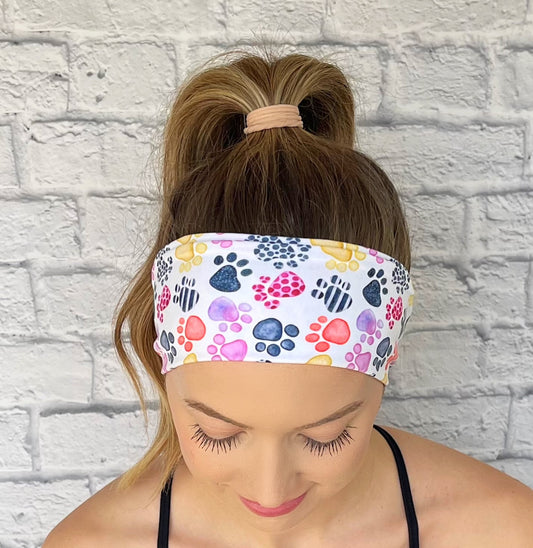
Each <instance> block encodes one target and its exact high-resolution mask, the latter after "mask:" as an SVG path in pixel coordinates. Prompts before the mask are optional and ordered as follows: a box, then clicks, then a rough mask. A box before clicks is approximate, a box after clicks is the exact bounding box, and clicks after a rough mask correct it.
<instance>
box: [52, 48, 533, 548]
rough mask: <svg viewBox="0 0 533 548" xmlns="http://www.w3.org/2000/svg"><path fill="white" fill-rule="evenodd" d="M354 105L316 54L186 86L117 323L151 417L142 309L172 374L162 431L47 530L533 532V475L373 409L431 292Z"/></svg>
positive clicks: (460, 537)
mask: <svg viewBox="0 0 533 548" xmlns="http://www.w3.org/2000/svg"><path fill="white" fill-rule="evenodd" d="M354 120H355V113H354V101H353V96H352V94H351V91H350V86H349V84H348V82H347V80H346V78H345V76H344V75H343V74H342V72H341V71H340V70H339V69H338V68H337V67H336V66H335V65H333V64H330V63H328V62H326V61H325V60H318V59H315V58H312V57H308V56H305V55H298V54H297V55H288V56H285V57H281V58H273V57H272V58H270V57H268V56H267V57H266V58H261V57H259V56H254V55H246V54H245V55H243V56H242V57H241V58H239V59H237V60H235V61H234V62H231V63H228V64H226V65H223V66H220V67H214V68H210V69H207V70H205V71H203V72H201V73H199V74H196V75H193V76H191V77H190V78H189V80H188V81H187V82H186V83H185V84H184V85H183V86H182V88H181V90H180V93H179V94H178V96H177V98H176V100H175V102H174V105H173V107H172V110H171V113H170V116H169V119H168V122H167V125H166V128H165V133H164V155H163V164H162V174H163V177H162V180H163V187H162V208H161V216H160V223H159V233H158V235H157V238H156V241H155V242H154V245H153V248H152V251H151V253H150V254H149V256H148V258H147V260H146V263H145V264H144V265H143V266H142V268H141V269H140V270H139V272H138V274H137V276H136V277H135V278H134V280H133V281H132V287H131V290H130V291H129V293H128V295H127V298H126V299H125V301H124V303H123V304H122V305H121V306H120V309H119V312H118V315H117V317H116V323H115V343H116V347H117V350H118V353H119V356H120V358H121V360H122V362H123V363H124V366H125V368H126V370H127V372H128V374H129V375H130V376H131V379H132V381H133V384H134V386H135V387H136V390H137V392H138V394H139V397H140V400H141V404H142V408H143V411H144V413H145V414H146V407H145V405H144V394H143V389H142V386H141V384H140V381H139V377H138V376H137V373H136V372H135V369H134V367H133V365H132V362H131V361H130V357H129V356H128V354H127V353H126V351H125V348H124V346H123V342H122V339H121V330H122V326H123V324H124V323H125V321H126V320H127V321H128V324H129V326H130V332H131V341H132V346H133V348H134V350H135V353H136V354H137V356H138V357H139V358H140V360H141V362H142V364H143V366H144V367H145V369H146V371H147V373H148V375H149V376H150V378H151V379H152V381H153V383H154V385H155V386H156V388H157V390H158V393H159V397H160V402H161V414H160V423H159V428H158V431H157V435H156V437H155V439H154V442H153V443H152V445H151V447H150V448H149V449H148V451H147V452H146V454H145V456H144V457H143V458H142V459H141V460H140V461H139V462H138V463H137V464H136V465H135V466H133V467H132V468H131V469H130V470H128V471H127V472H126V473H125V474H123V475H122V476H120V477H119V478H117V479H116V480H115V481H113V482H111V483H110V484H108V485H107V486H106V487H104V488H103V489H102V490H101V491H99V492H98V493H96V494H95V495H94V496H92V497H91V498H90V499H88V500H87V501H86V502H84V503H83V504H82V505H81V506H80V507H79V508H77V509H76V510H75V511H74V512H72V513H71V514H70V515H69V516H67V517H66V518H65V519H64V520H63V521H62V522H61V523H60V524H59V525H58V526H57V527H56V528H55V529H54V531H53V532H52V533H51V534H50V535H49V537H48V539H47V541H46V542H45V544H44V546H45V548H54V547H56V546H67V545H68V546H80V547H81V546H93V545H96V544H98V545H99V546H101V547H102V546H128V547H130V546H131V547H133V546H143V547H147V546H158V547H166V546H170V547H178V546H179V547H181V546H183V547H185V546H187V547H189V546H191V547H192V546H197V547H208V546H213V547H215V546H216V547H243V548H244V547H246V548H249V547H251V546H253V547H256V546H257V547H287V548H298V547H305V548H310V547H351V546H357V547H377V546H386V547H388V548H391V547H395V546H398V547H399V546H410V547H416V546H419V545H422V546H424V547H425V546H429V547H431V546H435V547H437V546H446V547H450V546H468V547H475V546H484V547H485V546H500V545H501V544H503V543H504V542H505V543H506V545H508V546H515V547H521V546H523V547H526V546H531V540H530V539H531V535H532V530H531V526H530V525H529V523H530V521H531V520H530V519H529V518H530V517H531V511H532V509H533V494H532V491H531V490H530V489H529V488H528V487H526V486H525V485H524V484H522V483H520V482H518V481H517V480H515V479H513V478H511V477H509V476H507V475H505V474H503V473H501V472H499V471H498V470H496V469H495V468H492V467H490V466H488V465H486V464H484V463H482V462H478V461H476V460H475V459H472V458H470V457H468V456H466V455H463V454H461V453H459V452H457V451H454V450H452V449H449V448H447V447H445V446H442V445H440V444H437V443H434V442H432V441H430V440H426V439H423V438H421V437H419V436H416V435H413V434H409V433H408V432H404V431H401V430H398V429H396V428H391V427H386V428H385V427H380V426H378V425H375V424H373V423H374V419H375V417H376V415H377V413H378V411H379V408H380V405H381V401H382V397H383V393H384V388H385V386H386V385H387V384H388V382H389V380H388V379H389V371H390V368H391V366H393V365H394V362H395V361H396V359H397V357H398V342H399V340H400V338H401V336H402V335H403V333H404V330H405V326H406V324H407V322H408V320H409V317H410V314H411V310H412V307H413V296H414V288H413V284H412V282H411V280H410V277H409V273H408V270H409V268H410V262H411V253H410V245H409V234H408V228H407V225H406V221H405V218H404V214H403V211H402V207H401V204H400V201H399V197H398V194H397V192H396V190H395V188H394V186H393V184H392V182H391V181H390V179H389V178H388V177H387V175H386V174H385V173H384V171H383V170H382V169H380V167H379V166H378V165H377V164H376V163H375V162H374V161H373V160H371V159H370V158H369V157H368V156H366V155H365V154H363V153H362V152H361V151H359V150H357V149H355V150H354V143H355V125H354ZM397 374H401V371H399V372H398V373H397ZM145 416H146V415H145Z"/></svg>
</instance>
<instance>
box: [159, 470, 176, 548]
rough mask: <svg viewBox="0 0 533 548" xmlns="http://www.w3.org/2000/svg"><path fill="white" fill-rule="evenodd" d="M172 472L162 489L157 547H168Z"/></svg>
mask: <svg viewBox="0 0 533 548" xmlns="http://www.w3.org/2000/svg"><path fill="white" fill-rule="evenodd" d="M173 477H174V474H172V475H171V476H170V477H169V479H168V480H167V482H166V483H165V487H163V489H162V490H161V498H160V501H159V529H158V532H157V548H168V534H169V526H170V493H171V491H172V479H173Z"/></svg>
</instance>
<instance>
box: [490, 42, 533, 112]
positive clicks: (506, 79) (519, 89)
mask: <svg viewBox="0 0 533 548" xmlns="http://www.w3.org/2000/svg"><path fill="white" fill-rule="evenodd" d="M501 62H502V65H501V66H500V67H498V70H497V76H498V80H499V84H500V89H501V99H502V101H503V103H504V104H505V105H506V106H508V107H510V108H513V109H531V108H533V94H532V93H531V90H532V89H533V52H532V51H509V50H505V56H504V57H503V58H501Z"/></svg>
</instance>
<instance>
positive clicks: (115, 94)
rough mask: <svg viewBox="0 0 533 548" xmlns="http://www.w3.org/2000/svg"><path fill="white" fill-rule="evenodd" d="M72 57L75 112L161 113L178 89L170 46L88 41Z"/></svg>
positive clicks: (72, 91) (72, 88) (72, 86)
mask: <svg viewBox="0 0 533 548" xmlns="http://www.w3.org/2000/svg"><path fill="white" fill-rule="evenodd" d="M71 56H72V61H71V63H72V85H71V90H70V104H69V108H70V109H72V110H89V111H91V112H95V111H102V110H103V111H106V110H112V111H117V110H118V111H120V110H126V111H133V110H136V111H141V112H142V113H143V114H146V113H147V112H148V113H158V111H159V110H160V109H161V108H162V107H163V106H164V104H165V101H166V100H167V96H168V95H169V94H170V92H171V91H173V90H174V87H175V82H176V75H175V61H174V49H173V47H172V46H171V45H170V44H164V43H143V42H135V43H129V42H113V43H109V42H84V43H81V44H78V45H75V46H74V47H73V48H72V52H71Z"/></svg>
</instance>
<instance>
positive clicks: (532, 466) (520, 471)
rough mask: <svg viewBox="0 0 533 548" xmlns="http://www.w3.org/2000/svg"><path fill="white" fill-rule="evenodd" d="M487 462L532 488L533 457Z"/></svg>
mask: <svg viewBox="0 0 533 548" xmlns="http://www.w3.org/2000/svg"><path fill="white" fill-rule="evenodd" d="M488 464H490V465H491V466H493V467H494V468H497V469H498V470H500V472H503V473H504V474H507V475H508V476H511V477H512V478H515V479H517V480H518V481H520V482H522V483H523V484H524V485H527V486H528V487H529V488H530V489H533V459H528V458H523V459H519V458H516V459H501V460H496V461H492V462H489V463H488Z"/></svg>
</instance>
